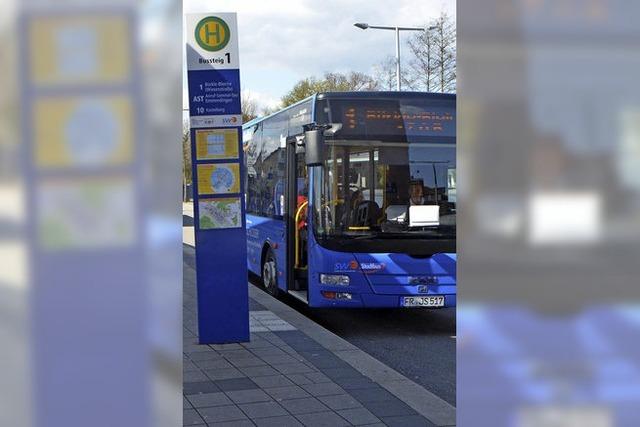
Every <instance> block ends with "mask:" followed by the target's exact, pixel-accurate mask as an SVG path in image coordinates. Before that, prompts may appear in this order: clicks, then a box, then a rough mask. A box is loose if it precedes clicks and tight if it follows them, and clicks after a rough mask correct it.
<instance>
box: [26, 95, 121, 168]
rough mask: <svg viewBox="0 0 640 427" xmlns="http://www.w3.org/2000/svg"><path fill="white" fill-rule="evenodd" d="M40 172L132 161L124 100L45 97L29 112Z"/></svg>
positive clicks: (114, 98)
mask: <svg viewBox="0 0 640 427" xmlns="http://www.w3.org/2000/svg"><path fill="white" fill-rule="evenodd" d="M33 124H34V126H33V128H34V131H35V133H34V145H35V146H34V156H35V159H34V160H35V162H36V164H37V165H38V166H39V167H41V168H65V167H99V166H115V165H122V164H126V163H130V162H131V161H132V160H133V106H132V103H131V100H130V98H129V97H127V96H115V95H112V96H97V97H96V96H93V97H64V96H61V97H51V98H49V97H47V98H40V99H38V100H37V101H36V103H35V106H34V109H33Z"/></svg>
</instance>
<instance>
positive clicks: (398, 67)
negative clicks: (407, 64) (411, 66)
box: [353, 22, 437, 91]
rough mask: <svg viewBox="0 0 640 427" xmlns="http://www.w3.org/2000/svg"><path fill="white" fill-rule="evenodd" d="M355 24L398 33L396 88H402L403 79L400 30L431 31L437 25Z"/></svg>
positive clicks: (364, 28)
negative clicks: (426, 26) (423, 26)
mask: <svg viewBox="0 0 640 427" xmlns="http://www.w3.org/2000/svg"><path fill="white" fill-rule="evenodd" d="M353 25H354V26H356V27H358V28H360V29H361V30H367V29H369V28H373V29H374V30H393V31H395V33H396V90H397V91H400V90H402V83H401V81H402V79H401V77H400V31H425V32H426V31H431V30H435V29H436V28H437V27H429V28H422V27H385V26H382V25H369V24H366V23H364V22H357V23H355V24H353Z"/></svg>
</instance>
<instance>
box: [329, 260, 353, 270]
mask: <svg viewBox="0 0 640 427" xmlns="http://www.w3.org/2000/svg"><path fill="white" fill-rule="evenodd" d="M333 269H334V271H350V270H357V269H358V262H357V261H349V262H336V263H335V265H334V266H333Z"/></svg>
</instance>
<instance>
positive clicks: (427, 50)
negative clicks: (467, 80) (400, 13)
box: [407, 12, 457, 93]
mask: <svg viewBox="0 0 640 427" xmlns="http://www.w3.org/2000/svg"><path fill="white" fill-rule="evenodd" d="M425 28H427V31H424V32H422V31H421V32H418V33H415V34H413V35H412V36H411V38H410V39H409V41H408V42H407V45H408V47H409V50H410V51H411V53H412V54H413V55H412V56H413V59H412V60H411V62H410V64H409V73H408V74H409V76H410V77H408V80H409V81H410V82H413V87H414V88H416V89H422V90H426V91H427V92H436V91H438V92H445V93H446V92H455V90H456V78H457V73H456V26H455V22H454V20H453V19H452V18H451V17H450V16H449V15H447V14H446V13H445V12H443V13H442V14H441V15H440V16H439V17H438V18H436V19H434V20H433V21H431V22H428V23H427V24H426V25H425Z"/></svg>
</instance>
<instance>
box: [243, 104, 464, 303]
mask: <svg viewBox="0 0 640 427" xmlns="http://www.w3.org/2000/svg"><path fill="white" fill-rule="evenodd" d="M243 140H244V151H245V161H246V164H245V168H244V169H245V179H246V186H245V188H246V196H245V197H246V208H247V244H248V258H247V263H248V268H249V271H250V272H252V273H254V274H256V275H258V276H259V277H260V278H261V280H262V283H263V285H264V286H265V288H266V290H267V291H268V292H269V293H271V294H272V295H274V296H277V295H279V294H281V293H288V294H290V295H292V296H294V297H295V298H297V299H300V300H302V301H304V302H305V303H307V304H308V305H309V306H311V307H452V306H455V304H456V254H455V252H456V98H455V95H449V94H431V93H417V92H415V93H414V92H329V93H319V94H315V95H313V96H311V97H309V98H307V99H304V100H302V101H300V102H298V103H296V104H294V105H291V106H289V107H287V108H285V109H283V110H281V111H279V112H277V113H274V114H271V115H269V116H267V117H264V118H258V119H255V120H252V121H250V122H248V123H246V124H245V125H244V126H243Z"/></svg>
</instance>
